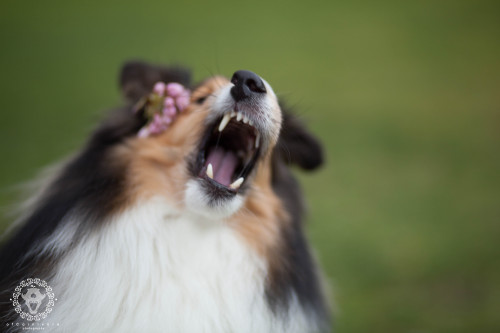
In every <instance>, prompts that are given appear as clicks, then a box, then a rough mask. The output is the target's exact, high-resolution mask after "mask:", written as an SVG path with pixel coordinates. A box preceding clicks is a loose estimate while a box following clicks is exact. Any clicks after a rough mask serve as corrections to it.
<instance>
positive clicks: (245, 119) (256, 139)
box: [219, 111, 260, 148]
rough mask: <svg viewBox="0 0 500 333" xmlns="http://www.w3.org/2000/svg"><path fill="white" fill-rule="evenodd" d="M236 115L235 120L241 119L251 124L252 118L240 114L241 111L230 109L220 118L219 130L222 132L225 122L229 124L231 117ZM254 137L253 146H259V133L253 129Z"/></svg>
mask: <svg viewBox="0 0 500 333" xmlns="http://www.w3.org/2000/svg"><path fill="white" fill-rule="evenodd" d="M234 117H236V120H237V121H243V123H244V124H249V125H250V126H253V124H254V123H253V121H252V119H250V118H248V117H247V116H246V115H244V114H242V113H241V112H236V111H231V112H230V113H226V114H225V115H224V117H222V120H221V122H220V124H219V132H222V131H223V130H224V128H226V126H227V124H229V121H230V120H231V118H234ZM255 132H256V133H255V134H256V138H255V148H259V145H260V133H259V132H258V131H257V130H255Z"/></svg>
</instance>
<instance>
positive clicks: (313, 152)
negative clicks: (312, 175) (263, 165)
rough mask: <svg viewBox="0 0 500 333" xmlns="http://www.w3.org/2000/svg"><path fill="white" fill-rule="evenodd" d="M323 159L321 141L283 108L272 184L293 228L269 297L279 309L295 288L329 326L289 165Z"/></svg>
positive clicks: (311, 165) (286, 232)
mask: <svg viewBox="0 0 500 333" xmlns="http://www.w3.org/2000/svg"><path fill="white" fill-rule="evenodd" d="M323 160H324V158H323V151H322V147H321V145H320V143H319V142H318V140H317V139H316V138H314V137H313V136H312V135H311V134H310V133H309V132H308V131H307V130H306V128H305V127H304V126H303V125H302V124H301V123H300V122H299V121H298V120H297V119H296V118H295V117H294V116H293V115H292V114H291V113H289V112H288V111H285V110H283V125H282V132H281V135H280V138H279V141H278V144H277V146H276V148H275V149H274V152H273V158H272V185H273V190H274V191H275V193H276V194H277V195H278V196H279V197H280V198H281V200H282V201H283V202H284V205H285V208H286V210H287V212H288V213H289V215H290V216H291V218H292V228H282V230H281V234H282V238H283V240H284V244H282V246H281V247H280V248H279V249H278V251H280V252H281V253H280V255H279V258H281V259H282V260H283V261H284V262H281V265H280V268H281V269H278V270H275V271H272V272H271V274H272V276H270V280H269V281H268V286H267V288H266V296H267V300H268V303H269V305H270V306H271V308H272V309H273V311H275V312H279V311H280V310H281V309H286V308H287V307H288V304H289V298H290V295H291V293H290V291H293V292H294V293H295V294H296V295H297V297H298V298H299V300H300V303H301V304H303V305H305V306H306V307H309V308H310V309H311V310H312V313H315V314H317V315H319V317H320V319H321V320H322V321H323V323H324V324H325V327H327V326H328V321H329V310H328V307H327V304H326V302H325V299H324V297H323V294H322V291H321V286H320V281H319V278H318V274H317V272H316V268H315V267H316V265H315V262H314V259H313V258H312V256H311V253H310V249H309V246H308V244H307V241H306V239H305V236H304V230H303V218H304V213H305V205H304V202H303V199H302V193H301V189H300V186H299V183H298V182H297V180H296V179H295V177H294V176H293V174H292V172H291V171H290V169H289V167H288V166H289V165H291V164H296V165H298V166H299V167H301V168H303V169H306V170H313V169H316V168H318V167H319V166H321V164H322V162H323Z"/></svg>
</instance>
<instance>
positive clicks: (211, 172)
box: [207, 163, 214, 179]
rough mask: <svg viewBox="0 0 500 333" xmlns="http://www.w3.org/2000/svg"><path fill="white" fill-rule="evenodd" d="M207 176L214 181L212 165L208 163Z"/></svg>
mask: <svg viewBox="0 0 500 333" xmlns="http://www.w3.org/2000/svg"><path fill="white" fill-rule="evenodd" d="M207 176H208V177H209V178H210V179H214V169H213V168H212V163H208V166H207Z"/></svg>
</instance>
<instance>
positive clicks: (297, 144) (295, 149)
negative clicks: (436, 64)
mask: <svg viewBox="0 0 500 333" xmlns="http://www.w3.org/2000/svg"><path fill="white" fill-rule="evenodd" d="M275 154H277V155H278V156H279V158H280V159H281V160H282V161H284V162H285V163H286V164H295V165H298V166H299V167H300V168H302V169H304V170H314V169H316V168H318V167H319V166H321V165H322V164H323V161H324V155H323V147H322V145H321V143H320V142H319V140H318V139H317V138H316V137H315V136H314V135H312V134H311V133H310V132H309V131H308V130H307V129H306V127H305V126H304V124H302V123H301V122H300V121H299V119H297V117H296V116H294V115H292V114H291V113H290V112H288V111H286V110H283V123H282V128H281V134H280V138H279V140H278V145H277V146H276V149H275Z"/></svg>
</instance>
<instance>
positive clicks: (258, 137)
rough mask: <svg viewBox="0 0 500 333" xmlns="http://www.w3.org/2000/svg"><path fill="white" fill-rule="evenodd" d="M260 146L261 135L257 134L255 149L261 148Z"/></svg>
mask: <svg viewBox="0 0 500 333" xmlns="http://www.w3.org/2000/svg"><path fill="white" fill-rule="evenodd" d="M259 145H260V134H257V137H256V138H255V148H259Z"/></svg>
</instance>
